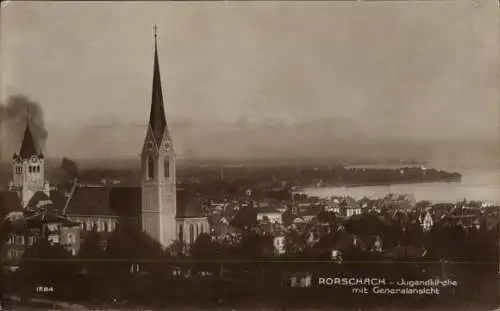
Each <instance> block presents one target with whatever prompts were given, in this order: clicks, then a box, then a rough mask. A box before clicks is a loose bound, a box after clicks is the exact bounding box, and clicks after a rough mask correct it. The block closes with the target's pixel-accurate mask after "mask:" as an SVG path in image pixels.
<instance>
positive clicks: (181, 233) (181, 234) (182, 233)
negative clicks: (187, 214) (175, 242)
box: [179, 225, 184, 242]
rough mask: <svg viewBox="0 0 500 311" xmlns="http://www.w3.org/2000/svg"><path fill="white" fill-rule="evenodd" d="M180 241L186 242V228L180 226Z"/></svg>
mask: <svg viewBox="0 0 500 311" xmlns="http://www.w3.org/2000/svg"><path fill="white" fill-rule="evenodd" d="M179 241H181V242H183V241H184V226H183V225H179Z"/></svg>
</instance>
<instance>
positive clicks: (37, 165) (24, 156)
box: [10, 120, 48, 207]
mask: <svg viewBox="0 0 500 311" xmlns="http://www.w3.org/2000/svg"><path fill="white" fill-rule="evenodd" d="M12 160H13V161H12V175H13V179H12V182H11V184H10V190H11V191H16V192H18V193H19V196H20V198H21V202H22V205H23V207H26V205H28V203H29V201H30V200H31V198H32V197H33V195H34V194H35V193H36V192H37V191H46V190H47V186H48V185H46V183H45V178H44V171H45V169H44V156H43V153H42V151H41V150H40V151H39V152H37V148H36V145H35V140H34V139H33V135H32V134H31V130H30V125H29V120H28V121H27V122H26V129H25V131H24V136H23V141H22V143H21V148H20V149H19V153H16V154H14V156H13V159H12Z"/></svg>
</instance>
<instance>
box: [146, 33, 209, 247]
mask: <svg viewBox="0 0 500 311" xmlns="http://www.w3.org/2000/svg"><path fill="white" fill-rule="evenodd" d="M154 39H155V44H154V60H153V86H152V93H151V109H150V114H149V122H148V127H147V131H146V137H145V139H144V144H143V147H142V152H141V169H142V180H141V194H142V195H141V196H142V206H141V226H142V230H143V231H144V232H146V233H147V234H148V235H149V236H151V237H152V238H153V239H155V240H157V241H159V242H160V243H161V244H162V245H163V246H165V247H167V246H169V245H170V244H171V243H172V242H174V241H175V240H180V241H181V242H187V243H188V244H189V243H192V242H193V241H194V239H195V238H196V236H198V235H199V234H201V233H203V232H208V230H209V229H208V221H207V218H206V217H205V215H203V213H202V212H201V208H200V206H199V204H197V202H195V201H193V200H190V201H189V202H184V203H185V204H177V203H178V202H177V193H178V192H182V190H181V189H177V183H176V164H175V160H176V158H175V151H174V144H173V142H172V137H171V133H170V131H169V128H168V125H167V118H166V113H165V112H166V109H165V105H164V102H163V91H162V83H161V76H160V63H159V59H158V37H157V33H156V26H155V33H154ZM181 206H182V207H181Z"/></svg>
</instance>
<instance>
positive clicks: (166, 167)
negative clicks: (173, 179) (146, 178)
mask: <svg viewBox="0 0 500 311" xmlns="http://www.w3.org/2000/svg"><path fill="white" fill-rule="evenodd" d="M163 168H164V170H165V177H166V178H169V177H170V161H169V159H168V157H166V158H165V162H164V167H163Z"/></svg>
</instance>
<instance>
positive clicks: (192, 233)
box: [189, 224, 194, 244]
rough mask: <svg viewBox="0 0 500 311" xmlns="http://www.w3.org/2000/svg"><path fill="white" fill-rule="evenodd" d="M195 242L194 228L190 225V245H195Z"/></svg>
mask: <svg viewBox="0 0 500 311" xmlns="http://www.w3.org/2000/svg"><path fill="white" fill-rule="evenodd" d="M193 242H194V226H193V224H190V225H189V243H190V244H193Z"/></svg>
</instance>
